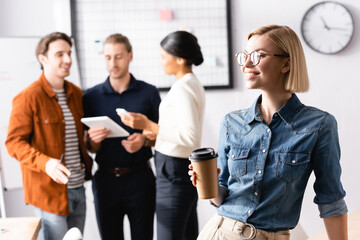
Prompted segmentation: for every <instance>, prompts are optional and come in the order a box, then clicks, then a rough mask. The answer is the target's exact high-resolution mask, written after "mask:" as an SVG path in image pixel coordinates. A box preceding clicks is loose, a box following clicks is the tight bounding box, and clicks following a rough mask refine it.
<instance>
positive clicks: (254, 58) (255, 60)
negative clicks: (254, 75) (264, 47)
mask: <svg viewBox="0 0 360 240" xmlns="http://www.w3.org/2000/svg"><path fill="white" fill-rule="evenodd" d="M248 56H250V61H251V63H252V66H256V65H258V64H259V63H260V58H262V57H266V56H273V57H282V58H287V57H289V55H288V54H286V55H283V54H267V53H259V52H257V51H253V52H251V53H249V54H247V53H246V52H244V51H241V52H238V53H237V54H235V58H236V62H237V63H238V64H239V65H240V66H244V65H245V63H246V60H247V59H248Z"/></svg>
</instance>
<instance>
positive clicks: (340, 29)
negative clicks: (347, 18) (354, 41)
mask: <svg viewBox="0 0 360 240" xmlns="http://www.w3.org/2000/svg"><path fill="white" fill-rule="evenodd" d="M329 29H330V30H332V29H334V30H339V31H347V30H348V29H346V28H340V27H329Z"/></svg>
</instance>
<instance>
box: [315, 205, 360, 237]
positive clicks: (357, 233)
mask: <svg viewBox="0 0 360 240" xmlns="http://www.w3.org/2000/svg"><path fill="white" fill-rule="evenodd" d="M359 226H360V209H358V210H356V211H355V212H352V213H350V214H348V232H349V239H350V240H360V227H359ZM308 240H328V237H327V235H326V230H324V231H322V232H320V233H318V234H316V235H315V236H313V237H311V238H308Z"/></svg>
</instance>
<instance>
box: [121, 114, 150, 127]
mask: <svg viewBox="0 0 360 240" xmlns="http://www.w3.org/2000/svg"><path fill="white" fill-rule="evenodd" d="M118 115H119V116H120V118H121V121H122V122H123V123H124V124H125V125H126V126H129V127H131V128H133V129H140V130H143V129H145V128H146V126H147V124H148V121H149V119H148V118H147V116H145V115H144V114H142V113H132V112H129V113H128V114H118Z"/></svg>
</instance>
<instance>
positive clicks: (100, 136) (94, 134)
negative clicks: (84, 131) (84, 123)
mask: <svg viewBox="0 0 360 240" xmlns="http://www.w3.org/2000/svg"><path fill="white" fill-rule="evenodd" d="M88 134H89V137H90V140H91V141H93V142H94V143H101V142H102V141H103V140H104V139H105V138H106V137H107V135H109V134H110V130H109V129H107V128H90V129H89V130H88Z"/></svg>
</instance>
